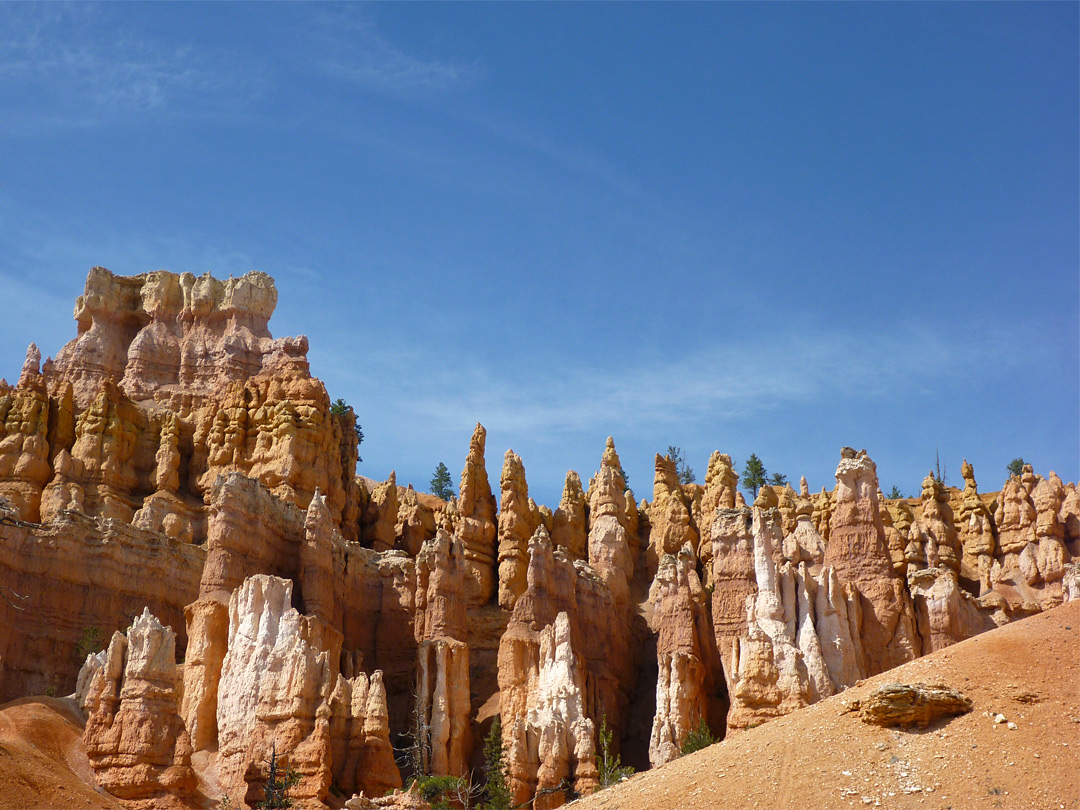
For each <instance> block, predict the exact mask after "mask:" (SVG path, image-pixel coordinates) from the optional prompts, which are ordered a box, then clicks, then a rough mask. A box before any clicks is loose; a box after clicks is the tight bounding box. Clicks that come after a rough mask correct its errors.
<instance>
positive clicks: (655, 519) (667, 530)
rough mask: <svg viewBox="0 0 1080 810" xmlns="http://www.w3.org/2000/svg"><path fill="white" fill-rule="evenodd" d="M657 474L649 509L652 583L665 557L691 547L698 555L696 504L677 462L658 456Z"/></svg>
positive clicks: (647, 566)
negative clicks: (688, 492) (694, 516)
mask: <svg viewBox="0 0 1080 810" xmlns="http://www.w3.org/2000/svg"><path fill="white" fill-rule="evenodd" d="M655 470H656V472H655V477H654V480H653V502H652V504H651V506H650V507H649V526H650V529H649V547H648V548H647V549H646V552H645V563H644V564H645V573H646V576H648V577H649V578H650V579H651V578H652V577H653V576H654V575H655V574H656V570H657V567H658V566H659V564H660V558H661V557H663V556H664V555H665V554H677V553H678V552H679V550H680V549H681V548H682V547H683V546H684V545H687V544H689V545H690V547H691V548H692V549H694V550H695V551H696V549H697V545H698V530H697V523H696V522H695V521H694V518H693V510H692V503H691V500H690V498H688V497H687V495H686V493H685V492H684V491H683V489H682V485H681V484H680V483H679V476H678V474H677V472H676V470H675V462H674V461H673V460H672V459H670V458H668V457H667V456H661V455H660V454H659V453H657V455H656V459H655Z"/></svg>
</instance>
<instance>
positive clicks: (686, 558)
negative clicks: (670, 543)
mask: <svg viewBox="0 0 1080 810" xmlns="http://www.w3.org/2000/svg"><path fill="white" fill-rule="evenodd" d="M649 602H650V606H651V608H652V615H651V627H652V628H653V629H654V630H655V631H656V633H657V642H656V658H657V671H658V673H659V675H658V677H657V683H656V714H655V715H654V717H653V725H652V732H651V734H650V738H649V761H650V762H651V763H652V765H653V766H654V767H655V766H659V765H663V764H664V763H665V762H670V761H671V760H672V759H675V758H676V757H678V756H679V755H680V753H681V749H682V745H683V742H684V741H685V739H686V735H687V734H689V733H690V732H691V731H692V730H694V729H695V728H697V727H698V726H699V725H700V724H701V723H702V722H704V723H705V724H706V725H708V723H709V719H710V703H711V702H712V700H713V698H714V695H715V691H716V687H717V681H718V680H722V679H723V676H722V674H721V667H720V658H719V655H718V654H717V651H716V646H715V639H714V636H713V629H712V617H711V616H710V615H709V608H708V594H707V593H706V591H705V589H704V588H702V586H701V580H700V579H699V577H698V574H697V559H696V557H695V555H694V550H693V547H692V546H691V545H690V544H689V543H687V544H686V545H685V546H683V547H682V549H680V550H679V554H678V555H677V556H675V555H671V554H665V555H664V556H663V557H661V558H660V566H659V568H658V570H657V574H656V578H655V579H654V580H653V584H652V588H651V589H650V591H649Z"/></svg>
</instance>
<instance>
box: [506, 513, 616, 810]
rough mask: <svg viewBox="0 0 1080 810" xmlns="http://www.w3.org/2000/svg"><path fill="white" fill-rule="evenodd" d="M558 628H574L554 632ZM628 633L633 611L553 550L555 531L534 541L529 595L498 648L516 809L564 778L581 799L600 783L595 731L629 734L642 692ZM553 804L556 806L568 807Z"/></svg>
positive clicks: (596, 577)
mask: <svg viewBox="0 0 1080 810" xmlns="http://www.w3.org/2000/svg"><path fill="white" fill-rule="evenodd" d="M560 616H562V617H564V618H563V619H561V620H560V618H559V617H560ZM559 621H563V622H564V623H565V627H563V628H559V627H555V625H556V624H557V623H558V622H559ZM628 630H629V628H628V621H627V615H626V607H625V605H624V604H622V603H619V602H618V601H617V600H616V598H615V597H614V595H613V594H612V592H611V589H610V588H609V587H608V586H607V584H606V582H605V580H604V579H603V578H602V576H601V575H600V574H599V572H597V571H596V570H595V569H594V568H593V567H592V566H590V565H588V564H587V563H585V562H583V561H573V560H571V559H570V558H569V557H568V556H567V555H566V553H565V551H564V550H563V549H561V548H560V549H553V548H552V544H551V539H550V537H549V536H548V534H547V530H546V529H544V528H543V527H542V526H541V527H540V528H538V529H537V530H536V533H535V534H534V535H533V537H532V538H531V539H530V542H529V569H528V572H527V587H526V590H525V592H524V593H523V594H522V595H521V596H520V597H519V598H518V600H517V602H516V604H515V606H514V612H513V615H512V616H511V619H510V623H509V625H508V626H507V629H506V632H505V633H504V634H503V636H502V639H501V642H500V645H499V664H498V665H499V689H500V692H501V696H500V713H501V715H502V727H503V734H504V740H506V742H507V748H508V752H509V771H510V777H511V787H512V790H513V792H514V796H515V803H520V802H526V801H529V800H530V799H532V798H533V797H534V796H535V795H537V791H546V790H549V789H555V788H557V787H558V785H559V784H560V782H561V780H563V779H570V780H571V782H572V783H573V784H580V789H582V790H585V789H588V788H590V787H591V785H592V784H593V782H592V780H594V779H595V770H594V769H595V763H593V762H592V760H591V759H590V752H592V751H593V750H594V746H595V739H594V737H593V736H592V730H593V729H594V728H595V727H596V726H598V725H599V721H600V719H606V720H607V723H608V725H609V727H613V728H615V729H619V728H621V726H622V723H623V721H624V714H625V710H626V706H627V703H628V700H629V693H630V691H631V689H632V687H633V683H632V658H631V651H630V639H629V636H628ZM545 633H546V634H547V635H545ZM545 639H546V641H545ZM585 639H588V640H589V641H588V643H587V644H586V643H585V641H584V640H585ZM545 645H546V646H545ZM585 720H589V721H591V724H589V725H587V724H586V723H585V722H584V721H585ZM544 796H545V797H546V798H543V801H544V802H547V803H548V806H554V804H552V802H555V803H561V799H559V800H558V801H556V798H557V797H556V798H553V797H554V796H555V794H546V793H545V794H544ZM538 800H540V799H538Z"/></svg>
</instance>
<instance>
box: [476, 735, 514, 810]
mask: <svg viewBox="0 0 1080 810" xmlns="http://www.w3.org/2000/svg"><path fill="white" fill-rule="evenodd" d="M484 772H485V774H486V776H487V787H486V788H485V790H484V793H485V795H486V798H487V801H485V802H484V804H483V805H482V806H483V808H484V810H510V808H511V807H512V806H513V803H514V797H513V796H512V795H511V794H510V777H509V774H508V769H507V766H506V746H505V745H504V744H503V737H502V720H501V719H500V717H499V715H495V720H494V721H493V722H492V724H491V731H489V732H488V735H487V738H486V739H485V740H484Z"/></svg>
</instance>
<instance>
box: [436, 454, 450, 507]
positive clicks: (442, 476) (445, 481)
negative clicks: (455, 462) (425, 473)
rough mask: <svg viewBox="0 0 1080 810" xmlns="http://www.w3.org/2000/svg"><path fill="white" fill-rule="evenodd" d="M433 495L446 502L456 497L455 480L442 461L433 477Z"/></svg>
mask: <svg viewBox="0 0 1080 810" xmlns="http://www.w3.org/2000/svg"><path fill="white" fill-rule="evenodd" d="M431 494H432V495H438V496H439V497H440V498H442V499H443V500H444V501H448V500H450V499H451V498H452V497H454V479H453V478H451V477H450V470H448V469H446V465H445V464H443V463H442V462H441V461H440V462H439V466H438V467H436V468H435V474H434V475H433V476H431Z"/></svg>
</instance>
